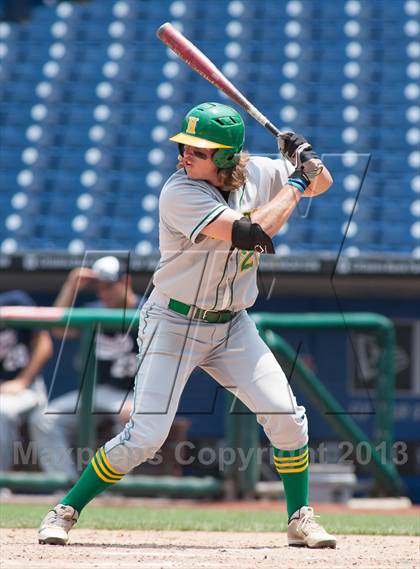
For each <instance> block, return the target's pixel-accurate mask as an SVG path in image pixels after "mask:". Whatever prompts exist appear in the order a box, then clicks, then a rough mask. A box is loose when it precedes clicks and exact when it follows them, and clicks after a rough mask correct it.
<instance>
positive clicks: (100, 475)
mask: <svg viewBox="0 0 420 569" xmlns="http://www.w3.org/2000/svg"><path fill="white" fill-rule="evenodd" d="M91 465H92V466H93V469H94V471H95V472H96V474H97V475H98V477H99V478H100V479H101V480H103V481H104V482H107V483H108V484H115V483H116V482H118V480H109V479H108V478H105V476H104V475H103V474H102V472H101V471H100V470H99V468H98V467H97V466H96V461H95V457H93V458H92V462H91Z"/></svg>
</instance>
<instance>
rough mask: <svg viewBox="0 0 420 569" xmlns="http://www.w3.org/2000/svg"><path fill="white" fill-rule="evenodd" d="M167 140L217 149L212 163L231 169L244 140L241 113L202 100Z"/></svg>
mask: <svg viewBox="0 0 420 569" xmlns="http://www.w3.org/2000/svg"><path fill="white" fill-rule="evenodd" d="M169 140H172V141H173V142H178V143H179V144H180V145H183V144H188V145H189V146H195V147H198V148H217V150H216V152H215V153H214V154H213V162H214V163H215V164H216V166H217V167H218V168H233V166H235V165H236V164H237V163H238V162H239V158H240V155H239V153H240V152H241V150H242V148H243V146H244V140H245V126H244V122H243V120H242V117H241V115H240V114H239V113H238V112H237V111H235V109H232V107H228V106H227V105H222V104H220V103H202V104H201V105H197V106H196V107H194V108H193V109H191V110H190V111H189V113H187V114H186V115H185V117H184V120H183V122H182V129H181V132H179V133H178V134H176V135H175V136H172V137H171V138H170V139H169Z"/></svg>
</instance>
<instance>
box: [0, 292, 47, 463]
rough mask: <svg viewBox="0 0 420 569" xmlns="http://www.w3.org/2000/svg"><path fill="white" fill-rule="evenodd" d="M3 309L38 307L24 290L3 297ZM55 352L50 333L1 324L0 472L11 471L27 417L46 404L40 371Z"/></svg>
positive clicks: (0, 297)
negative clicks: (7, 307)
mask: <svg viewBox="0 0 420 569" xmlns="http://www.w3.org/2000/svg"><path fill="white" fill-rule="evenodd" d="M0 306H28V307H30V306H35V302H34V301H33V299H32V298H31V297H30V296H29V295H27V294H26V293H25V292H23V291H21V290H14V291H10V292H5V293H2V294H0ZM52 353H53V344H52V340H51V337H50V335H49V333H48V332H47V331H45V330H39V329H35V328H12V327H8V326H7V324H6V323H4V324H2V323H1V322H0V470H3V471H4V470H11V468H12V466H13V446H14V444H15V442H17V441H18V439H19V427H20V425H21V424H22V421H23V420H24V419H25V418H26V417H27V416H28V414H29V413H30V412H31V411H33V410H35V409H37V408H40V407H41V406H44V405H45V402H46V400H47V393H46V388H45V383H44V379H43V377H42V375H41V370H42V368H43V366H44V365H45V364H46V362H47V361H48V360H49V359H50V358H51V356H52Z"/></svg>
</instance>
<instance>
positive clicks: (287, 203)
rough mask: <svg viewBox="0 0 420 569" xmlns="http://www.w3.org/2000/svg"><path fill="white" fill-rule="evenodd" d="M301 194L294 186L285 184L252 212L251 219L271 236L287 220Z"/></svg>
mask: <svg viewBox="0 0 420 569" xmlns="http://www.w3.org/2000/svg"><path fill="white" fill-rule="evenodd" d="M302 195H303V194H301V193H299V191H298V190H296V188H293V187H292V186H289V185H288V184H286V185H285V186H284V187H283V188H282V189H281V190H280V192H279V193H278V194H277V196H276V197H275V198H273V199H272V200H271V201H269V202H268V203H266V204H265V205H263V206H262V207H259V208H258V209H256V210H255V211H253V212H252V214H251V221H252V222H253V223H258V224H259V225H260V226H261V227H262V229H263V230H264V231H265V232H266V233H267V234H268V235H269V236H270V237H273V236H274V235H276V233H278V231H279V230H280V229H281V227H282V226H283V225H284V224H285V223H286V222H287V220H288V219H289V217H290V216H291V214H292V213H293V210H294V209H295V207H296V206H297V204H298V203H299V201H300V200H301V198H302Z"/></svg>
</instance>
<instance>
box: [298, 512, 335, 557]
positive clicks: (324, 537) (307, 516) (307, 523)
mask: <svg viewBox="0 0 420 569" xmlns="http://www.w3.org/2000/svg"><path fill="white" fill-rule="evenodd" d="M287 541H288V543H289V545H291V546H294V547H311V548H322V547H331V548H333V549H335V546H336V544H337V540H336V539H335V537H334V536H333V535H330V534H329V533H327V532H326V531H325V529H324V528H323V527H322V526H321V525H320V524H318V523H317V522H316V521H315V514H314V511H313V508H309V507H308V506H303V507H302V508H300V509H299V510H297V511H296V512H295V513H294V514H293V516H292V517H291V519H290V522H289V525H288V528H287Z"/></svg>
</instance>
